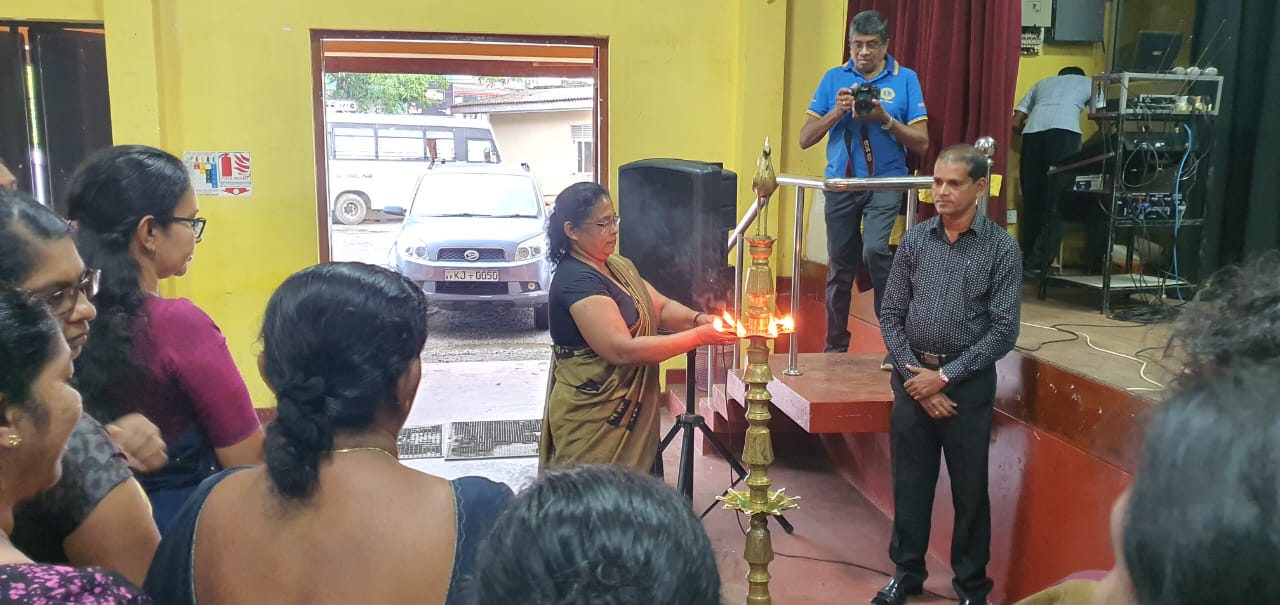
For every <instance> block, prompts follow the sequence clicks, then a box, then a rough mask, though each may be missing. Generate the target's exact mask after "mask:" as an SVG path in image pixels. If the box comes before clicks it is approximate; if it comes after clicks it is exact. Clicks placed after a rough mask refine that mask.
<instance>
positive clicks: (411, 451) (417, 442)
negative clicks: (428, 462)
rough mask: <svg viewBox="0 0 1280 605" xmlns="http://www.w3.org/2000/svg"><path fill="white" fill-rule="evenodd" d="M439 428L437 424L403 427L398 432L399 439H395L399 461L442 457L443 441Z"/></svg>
mask: <svg viewBox="0 0 1280 605" xmlns="http://www.w3.org/2000/svg"><path fill="white" fill-rule="evenodd" d="M440 428H441V427H440V425H438V424H432V425H430V426H408V427H405V428H404V430H402V431H400V437H399V438H398V439H396V449H397V450H399V451H400V459H401V460H412V459H414V458H441V457H444V452H443V441H444V440H443V438H442V437H441V435H440Z"/></svg>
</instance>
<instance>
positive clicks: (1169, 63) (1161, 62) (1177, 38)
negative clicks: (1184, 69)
mask: <svg viewBox="0 0 1280 605" xmlns="http://www.w3.org/2000/svg"><path fill="white" fill-rule="evenodd" d="M1181 49H1182V34H1181V33H1178V32H1148V31H1143V32H1138V41H1137V42H1136V43H1134V45H1133V51H1132V53H1131V54H1130V53H1126V54H1128V56H1129V57H1130V59H1129V61H1128V63H1129V64H1128V65H1125V66H1123V67H1124V71H1132V72H1139V73H1156V72H1161V71H1168V70H1170V69H1173V67H1174V61H1175V59H1176V58H1177V56H1178V51H1179V50H1181Z"/></svg>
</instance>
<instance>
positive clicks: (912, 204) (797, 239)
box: [707, 137, 996, 388]
mask: <svg viewBox="0 0 1280 605" xmlns="http://www.w3.org/2000/svg"><path fill="white" fill-rule="evenodd" d="M995 145H996V142H995V139H992V138H991V137H982V138H980V139H978V140H977V141H976V142H975V146H977V147H978V149H979V150H980V151H981V152H982V153H983V154H985V155H986V156H987V188H986V190H984V191H983V192H982V197H981V198H979V204H980V205H979V212H981V213H982V214H984V215H985V214H986V213H987V201H988V199H989V198H990V191H991V186H990V185H991V168H992V164H993V163H994V162H993V159H992V157H993V155H994V154H995ZM777 179H778V184H779V185H790V186H792V187H795V188H796V207H795V233H794V237H793V239H794V241H793V242H792V244H793V245H794V248H793V250H792V254H791V310H792V314H793V315H794V314H795V313H796V312H797V304H798V302H799V300H800V260H801V257H802V256H803V252H804V250H803V248H804V191H805V189H821V190H823V191H906V192H907V216H906V227H907V228H908V229H910V228H911V227H912V226H914V225H915V224H916V219H917V217H918V216H919V193H918V192H919V190H920V189H927V188H929V187H931V186H932V185H933V177H932V176H890V177H871V178H836V179H827V178H817V177H808V176H797V175H793V174H779V175H778V176H777ZM768 201H769V200H768V198H764V199H759V198H757V199H756V201H755V203H754V204H752V205H751V208H750V209H748V210H747V212H746V214H744V215H743V216H742V220H741V221H739V222H738V225H737V227H736V228H735V229H734V230H733V234H732V235H730V236H729V242H728V246H729V250H731V251H733V250H736V252H737V255H736V261H737V262H736V264H735V265H734V271H733V277H734V293H733V308H734V316H735V317H741V315H742V271H743V266H742V265H743V262H745V258H744V253H743V249H742V240H743V234H744V233H746V231H747V229H749V228H750V227H751V225H752V224H753V223H754V222H755V220H756V217H757V216H759V214H760V210H761V208H763V207H764V206H765V205H766V204H768ZM790 344H791V346H790V347H789V348H788V350H787V369H786V371H785V372H784V373H785V374H786V375H788V376H800V375H801V374H803V373H804V372H801V371H800V368H799V367H797V364H798V363H799V359H800V349H799V346H800V340H799V333H797V332H792V333H791V341H790ZM733 353H734V354H733V369H735V370H736V369H738V368H739V367H741V365H742V352H741V349H740V346H739V345H737V344H735V345H734V347H733ZM713 355H714V350H712V349H711V348H710V347H708V358H707V359H708V363H707V378H708V380H707V385H708V388H710V385H714V384H715V380H714V372H713V370H714V368H715V364H714V363H712V362H711V360H712V358H713V357H712V356H713Z"/></svg>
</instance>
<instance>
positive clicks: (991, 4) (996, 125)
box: [844, 0, 1022, 225]
mask: <svg viewBox="0 0 1280 605" xmlns="http://www.w3.org/2000/svg"><path fill="white" fill-rule="evenodd" d="M864 10H878V11H880V12H881V13H882V14H883V15H884V16H885V17H887V18H888V19H889V29H890V36H889V38H890V45H889V53H890V54H892V55H893V56H894V57H895V58H896V59H898V60H899V61H900V62H901V63H902V64H903V65H904V66H906V67H910V68H911V69H914V70H915V71H916V73H917V74H919V76H920V87H921V88H922V89H923V90H924V99H925V103H926V104H927V106H928V109H929V153H928V154H927V155H926V156H925V157H923V158H913V162H912V166H913V167H916V168H919V169H920V172H921V173H922V174H930V173H932V172H933V163H934V160H935V159H936V158H937V155H938V152H939V151H941V150H942V149H943V148H944V147H946V146H948V145H954V144H956V143H973V142H974V141H975V140H977V139H978V137H981V136H987V135H989V136H992V137H995V139H996V143H997V147H996V165H995V168H994V169H993V172H994V173H995V174H1003V175H1008V174H1009V173H1008V170H1007V166H1008V157H1009V151H1008V150H1009V144H1010V143H1011V137H1012V136H1013V135H1012V134H1011V133H1012V129H1013V124H1012V121H1013V118H1012V115H1013V105H1014V103H1016V102H1017V99H1014V98H1013V94H1014V91H1015V89H1016V87H1017V83H1018V59H1019V57H1020V56H1021V54H1020V53H1021V37H1022V3H1021V2H1020V0H849V18H850V19H852V18H853V16H854V15H856V14H858V13H859V12H861V11H864ZM848 53H849V49H848V45H847V44H846V45H845V57H844V59H845V60H846V61H847V60H848V58H849V57H848ZM1008 191H1009V184H1008V179H1007V178H1006V179H1005V183H1004V185H1003V186H1002V187H1001V190H1000V196H999V197H995V198H992V199H991V203H990V204H989V205H988V207H987V215H988V216H989V217H990V218H991V219H992V220H994V221H996V222H997V223H999V224H1001V225H1004V224H1005V217H1006V213H1005V209H1006V203H1005V196H1006V195H1007V192H1008ZM924 212H931V209H923V212H922V216H925V214H924Z"/></svg>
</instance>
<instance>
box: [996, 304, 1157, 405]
mask: <svg viewBox="0 0 1280 605" xmlns="http://www.w3.org/2000/svg"><path fill="white" fill-rule="evenodd" d="M1020 323H1022V325H1025V326H1031V327H1033V328H1040V329H1042V330H1054V331H1056V332H1064V333H1066V334H1071V335H1074V336H1076V337H1080V336H1083V337H1084V343H1085V344H1086V345H1089V348H1090V349H1093V350H1095V351H1098V352H1100V353H1106V354H1108V355H1115V356H1116V357H1120V358H1122V359H1128V360H1129V361H1133V362H1136V363H1140V364H1142V366H1141V367H1139V368H1138V377H1139V378H1141V379H1143V380H1145V381H1146V382H1147V383H1149V384H1153V385H1155V387H1154V388H1153V387H1126V388H1125V390H1126V391H1163V390H1164V385H1163V384H1160V383H1159V382H1156V381H1154V380H1152V379H1151V378H1148V377H1147V365H1148V363H1147V361H1146V360H1143V359H1138V358H1137V357H1134V356H1132V355H1125V354H1124V353H1117V352H1115V351H1112V350H1110V349H1104V348H1102V347H1099V346H1098V345H1095V344H1093V339H1092V338H1090V337H1089V334H1088V333H1086V332H1076V331H1074V330H1068V329H1066V328H1063V327H1061V326H1068V325H1076V324H1065V323H1064V324H1054V325H1052V326H1042V325H1040V324H1033V323H1031V322H1026V321H1024V322H1020ZM1099 327H1117V328H1119V327H1134V326H1099ZM1063 340H1065V339H1063ZM1073 340H1074V339H1073ZM1046 344H1047V343H1046Z"/></svg>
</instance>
